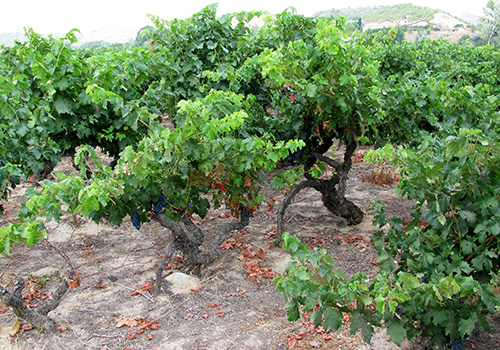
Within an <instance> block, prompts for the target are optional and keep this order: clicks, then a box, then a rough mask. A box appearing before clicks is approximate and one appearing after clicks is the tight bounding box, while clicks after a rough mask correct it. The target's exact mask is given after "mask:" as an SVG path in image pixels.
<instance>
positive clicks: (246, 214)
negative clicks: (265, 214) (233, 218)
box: [240, 208, 253, 226]
mask: <svg viewBox="0 0 500 350" xmlns="http://www.w3.org/2000/svg"><path fill="white" fill-rule="evenodd" d="M252 216H253V215H252V212H251V211H249V210H248V208H245V209H242V210H241V212H240V218H241V221H242V222H243V225H244V226H248V223H249V222H250V217H252Z"/></svg>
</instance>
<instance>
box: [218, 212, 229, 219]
mask: <svg viewBox="0 0 500 350" xmlns="http://www.w3.org/2000/svg"><path fill="white" fill-rule="evenodd" d="M219 217H220V218H223V219H225V218H229V217H231V214H228V213H220V214H219Z"/></svg>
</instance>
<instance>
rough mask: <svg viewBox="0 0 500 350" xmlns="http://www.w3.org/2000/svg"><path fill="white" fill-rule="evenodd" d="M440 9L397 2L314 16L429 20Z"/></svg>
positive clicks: (376, 20)
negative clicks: (391, 4) (396, 3)
mask: <svg viewBox="0 0 500 350" xmlns="http://www.w3.org/2000/svg"><path fill="white" fill-rule="evenodd" d="M437 12H440V10H436V9H431V8H429V7H421V6H415V5H413V4H399V5H393V6H374V7H358V8H343V9H331V10H328V11H321V12H318V13H316V14H315V16H332V15H341V16H346V17H348V18H349V19H350V20H357V19H359V18H363V21H365V22H379V21H383V20H389V21H394V20H397V19H401V18H405V19H407V20H408V21H410V22H412V21H417V20H426V21H430V20H432V19H433V18H434V14H435V13H437Z"/></svg>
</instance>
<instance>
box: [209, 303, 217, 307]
mask: <svg viewBox="0 0 500 350" xmlns="http://www.w3.org/2000/svg"><path fill="white" fill-rule="evenodd" d="M217 306H219V304H217V303H214V304H210V305H208V307H217Z"/></svg>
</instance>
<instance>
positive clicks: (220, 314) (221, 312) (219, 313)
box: [217, 311, 225, 317]
mask: <svg viewBox="0 0 500 350" xmlns="http://www.w3.org/2000/svg"><path fill="white" fill-rule="evenodd" d="M224 314H225V312H224V311H218V312H217V316H219V317H222V316H224Z"/></svg>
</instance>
